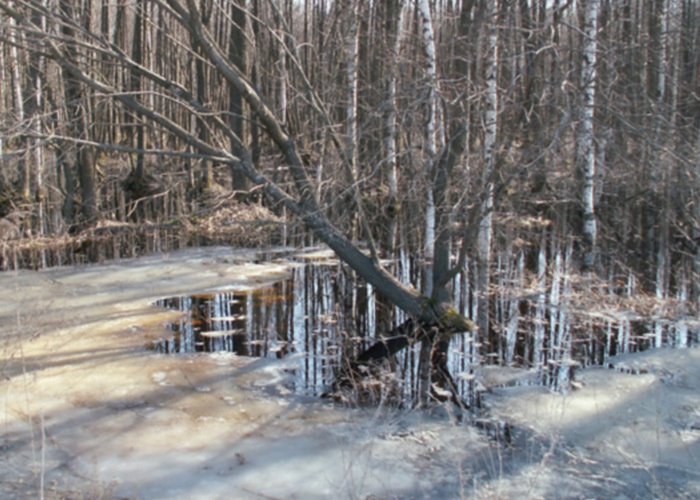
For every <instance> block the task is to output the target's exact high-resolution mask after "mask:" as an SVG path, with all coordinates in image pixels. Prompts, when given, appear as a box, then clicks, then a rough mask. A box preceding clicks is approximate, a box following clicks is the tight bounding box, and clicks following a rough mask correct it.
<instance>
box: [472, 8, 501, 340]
mask: <svg viewBox="0 0 700 500" xmlns="http://www.w3.org/2000/svg"><path fill="white" fill-rule="evenodd" d="M498 5H499V2H498V1H497V0H494V1H491V2H487V6H488V7H487V10H486V20H487V28H486V30H487V32H486V55H485V61H484V86H485V91H484V108H483V109H484V151H483V162H484V170H483V174H482V175H483V185H484V194H483V202H482V209H481V220H480V222H479V230H478V236H477V250H476V252H477V294H478V300H479V309H478V318H477V325H478V327H479V331H480V334H481V336H482V338H485V339H488V338H490V332H489V312H490V304H489V302H490V296H489V287H490V283H491V237H492V234H493V209H494V165H495V162H496V151H495V147H496V135H497V132H498ZM491 347H493V346H491Z"/></svg>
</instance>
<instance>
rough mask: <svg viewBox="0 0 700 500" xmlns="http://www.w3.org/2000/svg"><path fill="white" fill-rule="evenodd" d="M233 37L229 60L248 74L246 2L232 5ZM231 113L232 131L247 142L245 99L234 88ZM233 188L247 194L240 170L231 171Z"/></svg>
mask: <svg viewBox="0 0 700 500" xmlns="http://www.w3.org/2000/svg"><path fill="white" fill-rule="evenodd" d="M231 9H232V11H231V23H232V24H231V35H230V38H229V48H228V52H229V58H230V59H231V63H232V64H233V65H234V66H235V67H236V68H237V69H238V71H240V72H241V74H244V75H245V74H246V53H247V47H248V44H247V37H246V24H247V18H248V15H247V13H246V10H245V9H246V7H245V1H243V0H237V1H236V2H232V4H231ZM229 100H230V102H229V111H230V113H231V118H230V123H231V131H232V132H233V133H234V134H236V135H237V136H238V138H239V139H240V140H241V142H244V141H245V135H244V134H245V129H244V125H243V124H244V119H243V97H242V96H241V94H240V93H238V92H237V91H236V90H235V89H234V88H230V91H229ZM235 147H236V144H235V141H232V144H231V150H232V151H233V152H234V153H235V154H237V151H236V149H235ZM231 186H232V188H233V190H234V192H236V193H247V192H248V189H249V186H248V178H247V177H246V176H245V175H244V174H243V172H241V171H240V170H238V169H237V168H235V167H234V168H232V170H231Z"/></svg>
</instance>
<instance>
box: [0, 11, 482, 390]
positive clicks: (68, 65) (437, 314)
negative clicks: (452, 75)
mask: <svg viewBox="0 0 700 500" xmlns="http://www.w3.org/2000/svg"><path fill="white" fill-rule="evenodd" d="M158 5H159V7H160V8H161V9H162V10H163V12H164V13H165V14H167V15H168V16H170V17H171V18H172V19H175V20H176V21H177V22H178V23H179V24H180V25H181V26H182V27H183V28H184V29H185V30H186V31H187V32H188V33H189V36H190V38H191V43H192V45H193V46H194V47H195V48H196V53H197V54H199V55H201V57H202V58H204V59H205V61H206V62H207V63H208V64H210V65H212V67H213V68H215V70H216V72H217V74H218V75H219V77H220V78H221V79H222V81H224V82H225V83H226V85H228V86H229V87H230V88H231V89H232V90H233V91H235V92H236V93H237V94H239V95H240V96H242V98H243V99H244V100H245V102H246V103H247V104H248V106H249V107H250V109H251V110H252V111H253V113H254V115H255V117H256V119H257V122H258V124H259V126H260V127H261V128H262V130H263V131H264V133H265V134H266V135H267V137H268V138H269V139H270V140H271V141H272V143H273V144H274V145H275V146H276V148H277V149H278V150H279V152H280V153H281V155H282V157H283V158H284V162H285V165H286V166H287V167H288V169H289V172H290V173H291V177H292V179H293V189H292V188H287V187H285V186H282V185H280V184H278V183H275V182H273V181H272V180H271V179H270V178H268V177H266V176H265V175H264V174H263V172H261V170H259V169H258V168H257V167H256V165H255V164H254V162H253V160H252V154H251V151H250V149H249V148H248V147H247V145H246V144H244V143H243V141H242V140H241V138H240V137H238V135H237V134H236V133H235V132H234V130H233V129H232V127H231V126H230V124H229V123H228V122H227V121H224V120H223V119H221V118H220V115H219V114H218V113H216V112H215V110H211V109H209V108H208V107H207V106H206V104H205V103H203V102H201V101H200V100H198V99H197V98H196V97H195V96H193V95H192V93H191V92H189V90H188V89H187V88H186V87H185V86H184V85H183V84H181V83H178V82H176V81H173V80H171V79H168V78H165V77H163V76H162V75H160V74H158V73H156V72H154V71H152V70H151V69H149V68H147V67H145V66H144V65H143V64H141V63H140V62H139V61H137V60H134V59H132V58H131V57H129V55H128V54H127V53H126V52H125V51H124V50H122V49H121V48H120V47H118V46H116V45H115V44H113V43H110V42H109V41H108V40H107V39H106V37H104V36H102V35H101V34H100V33H93V32H90V31H87V30H86V29H85V28H84V27H82V26H81V25H80V23H79V22H78V20H76V19H74V18H73V17H72V15H73V14H72V12H73V11H72V9H71V8H70V1H69V0H62V1H60V2H59V8H58V10H53V9H51V8H47V7H46V6H45V5H44V2H42V1H40V0H22V1H17V2H14V3H7V2H4V3H3V4H1V5H0V10H1V11H2V12H3V13H4V14H6V15H8V16H11V17H12V18H13V19H14V21H15V23H16V25H17V26H18V29H19V30H21V31H22V33H23V37H24V40H26V44H27V45H26V47H25V48H27V49H32V50H34V51H37V52H40V53H42V54H43V55H45V56H46V57H49V58H51V59H52V60H53V61H55V62H56V63H57V64H58V66H60V69H61V72H62V76H63V78H64V80H65V81H66V82H70V83H71V88H75V86H81V87H82V88H85V89H88V90H89V92H91V93H92V94H93V95H95V96H99V97H100V98H107V99H114V100H116V101H118V102H119V103H121V104H122V105H123V106H125V107H126V108H128V109H130V110H131V111H132V112H133V113H134V114H135V115H136V116H138V117H140V118H141V119H143V120H147V121H148V122H150V123H151V124H152V126H155V127H158V128H159V129H161V130H163V131H166V132H167V133H169V134H172V135H173V136H175V137H177V138H178V139H179V140H180V141H182V143H184V144H186V145H188V146H189V147H190V148H191V149H192V150H193V151H195V152H196V154H197V155H199V156H200V157H202V158H204V159H207V160H209V161H213V162H218V163H223V164H228V165H231V166H232V167H233V168H234V169H236V170H238V171H240V172H242V173H243V174H244V175H245V176H246V177H247V178H248V179H249V180H250V181H252V183H254V184H255V185H257V186H259V187H260V188H262V190H264V192H265V193H266V195H267V196H268V197H269V198H270V199H272V200H274V201H275V202H277V203H279V204H281V205H283V206H284V207H286V209H287V210H288V211H290V212H291V213H292V214H294V216H296V217H297V218H299V219H300V220H301V221H302V222H303V223H304V225H305V226H306V227H307V228H308V229H309V230H311V231H313V233H314V234H315V235H316V236H317V237H318V238H319V239H321V240H322V241H323V242H324V243H325V244H326V245H328V247H330V248H331V249H332V250H333V251H334V252H335V253H336V254H337V256H338V257H339V258H340V259H341V260H342V261H343V262H345V263H346V264H347V265H348V266H350V267H351V268H352V269H353V270H354V271H355V272H356V273H357V275H358V276H360V277H361V278H362V279H363V280H365V281H366V282H368V283H370V284H371V285H372V286H373V287H374V289H375V290H376V291H377V292H378V293H379V294H381V296H382V297H383V298H384V299H385V300H386V301H388V302H389V303H391V304H393V305H395V306H397V307H398V308H400V309H401V310H403V311H404V312H405V313H406V314H407V315H408V317H409V318H410V320H409V321H408V322H406V323H405V324H403V325H401V327H399V328H398V329H397V330H396V331H395V332H394V333H395V335H394V338H393V339H388V340H383V341H380V342H378V343H377V344H376V345H375V346H373V347H371V348H370V349H368V350H367V351H365V352H364V353H362V354H360V356H359V358H358V359H357V360H356V361H355V363H357V364H362V363H367V362H369V361H371V360H376V359H380V358H386V357H390V356H392V355H394V354H395V353H396V352H398V351H399V350H401V349H403V348H405V347H406V346H408V345H411V344H413V343H415V342H423V343H424V344H425V345H427V346H430V349H429V351H428V352H431V353H432V354H431V356H430V359H431V360H432V363H431V364H432V374H433V382H435V383H436V384H438V385H449V383H450V380H451V378H450V377H449V373H448V372H447V368H446V356H445V352H446V342H445V341H444V339H446V338H448V337H449V336H450V335H453V334H455V333H460V332H467V331H471V330H472V329H473V328H474V325H473V323H472V321H471V320H469V319H468V318H466V317H464V316H463V315H461V314H460V313H458V312H457V311H456V310H455V308H454V307H453V306H452V302H451V299H450V293H449V289H448V284H449V282H450V280H451V278H452V277H454V276H455V275H456V274H457V273H458V272H459V270H460V268H461V266H462V265H463V257H464V256H463V255H462V256H461V258H460V259H458V261H457V262H456V263H453V264H452V265H451V263H450V262H451V261H450V259H451V252H450V246H451V242H452V240H453V235H452V234H451V232H450V231H449V230H448V227H449V216H450V210H453V209H454V208H450V207H448V205H449V204H448V203H446V193H447V191H448V185H449V181H450V175H451V173H452V170H453V168H454V167H455V165H456V164H457V163H458V161H459V159H460V158H461V156H462V154H463V151H464V148H465V135H466V133H465V125H464V124H463V123H461V122H459V121H456V122H455V123H454V126H453V127H452V128H453V129H452V131H451V135H450V139H449V140H447V141H446V143H445V145H444V147H443V148H442V150H441V151H439V153H438V154H437V156H436V158H434V160H433V161H432V164H431V165H429V168H428V170H429V172H430V175H431V182H432V186H431V190H432V202H433V203H434V211H435V222H436V228H437V232H436V237H435V241H434V248H433V249H432V250H433V252H432V254H433V255H434V257H433V259H432V261H431V262H429V263H428V264H427V265H430V266H431V268H432V269H431V277H432V279H431V283H430V285H431V286H429V287H428V289H429V290H430V292H429V294H423V293H421V291H419V290H417V289H416V288H415V287H412V286H409V285H407V284H405V283H402V282H401V281H399V280H398V279H397V278H396V277H395V276H393V275H392V274H391V273H390V272H389V271H387V269H385V268H384V267H383V266H382V265H381V263H380V260H379V257H378V252H377V250H376V248H374V245H373V244H372V242H371V241H370V242H369V243H370V244H369V247H370V251H369V255H367V253H366V252H364V251H362V250H361V249H360V248H358V246H357V245H355V244H354V243H353V242H352V241H351V240H350V239H349V238H348V237H347V236H346V235H344V234H342V233H341V232H340V231H339V230H338V229H337V228H336V227H334V225H333V224H332V223H331V222H330V220H329V219H328V218H327V217H326V216H325V215H324V210H323V209H322V207H321V206H320V205H319V201H318V199H317V195H316V193H317V189H316V186H315V185H314V184H313V183H312V181H311V180H310V178H309V176H308V173H307V165H305V163H304V161H303V160H302V158H301V155H300V154H299V152H298V150H297V147H296V144H295V140H294V137H292V136H291V134H290V133H289V132H288V131H287V129H286V128H285V126H284V125H283V124H282V123H281V121H280V120H279V119H278V118H277V117H276V116H275V114H274V113H273V112H272V110H271V109H270V108H269V107H268V106H267V105H266V103H265V100H264V99H263V97H262V96H261V94H260V93H259V91H258V90H257V89H256V88H255V87H254V86H253V85H252V84H251V82H250V81H249V80H248V79H247V78H246V76H245V75H244V74H243V73H242V72H241V70H240V69H239V68H238V67H237V66H236V65H235V64H233V63H232V62H231V61H230V60H229V58H227V57H226V55H225V53H224V51H223V50H222V49H221V48H220V47H219V46H218V45H217V43H216V41H215V40H214V38H213V37H212V35H211V34H210V32H209V31H208V29H207V27H206V25H205V22H204V21H203V18H202V13H201V12H200V10H199V7H198V5H197V4H196V2H195V0H166V1H164V2H158ZM44 26H50V27H53V29H49V30H47V29H45V28H44ZM52 33H62V36H55V35H53V34H52ZM85 51H89V52H92V53H95V54H99V56H100V57H101V58H102V59H106V60H109V62H110V63H111V64H115V65H117V66H119V67H121V68H123V69H124V70H125V71H127V72H128V73H129V74H131V75H135V76H137V77H138V79H139V80H140V81H145V80H148V81H150V82H151V84H152V85H153V86H154V87H155V88H157V89H159V92H162V93H163V94H164V95H167V96H168V98H170V99H172V100H174V101H176V102H178V103H180V104H181V105H182V106H183V107H184V108H186V109H187V110H189V112H190V113H191V114H192V115H193V116H195V117H196V118H197V120H201V121H202V122H205V123H206V124H207V126H208V127H209V129H210V130H211V131H215V132H216V134H217V135H215V134H213V133H209V134H206V135H197V134H195V133H193V132H192V131H190V130H186V129H185V128H183V127H182V126H180V125H178V124H177V123H175V122H174V121H173V120H171V119H170V118H169V117H168V116H166V115H165V114H164V113H162V112H161V111H159V110H158V109H155V108H153V107H149V106H148V105H147V104H145V103H144V102H143V101H142V100H141V99H140V98H139V96H138V93H135V92H129V91H128V89H126V88H119V87H116V86H115V85H114V84H113V83H111V82H108V81H106V80H105V79H104V78H100V73H99V72H96V71H92V70H91V68H90V66H89V61H90V59H89V58H85V57H81V56H80V55H79V54H81V52H85ZM310 92H311V93H312V89H310ZM317 109H318V112H321V113H323V109H322V108H321V107H320V106H317ZM218 137H223V138H225V139H227V140H228V144H229V145H230V147H223V146H222V144H223V143H224V141H220V140H217V138H218ZM66 139H67V140H70V139H71V138H62V140H66ZM74 139H75V140H76V141H83V147H97V148H105V149H110V148H111V147H112V145H109V144H96V143H93V144H86V143H85V141H84V140H83V138H74ZM336 145H337V146H338V147H339V149H342V148H340V141H336ZM122 149H123V148H122ZM135 152H136V153H138V154H143V153H148V151H144V150H142V149H140V148H139V150H138V151H135ZM172 153H173V154H177V152H172ZM158 154H163V151H159V152H158ZM342 156H343V155H342V154H341V157H342ZM352 192H353V194H354V196H355V200H354V201H355V206H356V207H358V208H357V209H358V211H359V213H360V217H361V216H362V214H361V210H360V207H362V200H361V199H359V193H358V190H357V189H354V190H353V191H352ZM362 222H363V223H366V221H365V220H363V221H362ZM468 234H469V233H468V232H465V234H464V235H463V237H464V238H465V239H466V238H467V237H468ZM462 247H463V253H464V248H466V243H464V244H463V245H462ZM423 362H424V363H425V362H428V360H427V359H425V358H424V359H423ZM427 386H428V387H431V384H427Z"/></svg>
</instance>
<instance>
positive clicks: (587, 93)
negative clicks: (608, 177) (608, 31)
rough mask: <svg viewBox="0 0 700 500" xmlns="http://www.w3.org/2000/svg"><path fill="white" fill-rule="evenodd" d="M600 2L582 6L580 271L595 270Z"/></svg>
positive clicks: (578, 147) (578, 151)
mask: <svg viewBox="0 0 700 500" xmlns="http://www.w3.org/2000/svg"><path fill="white" fill-rule="evenodd" d="M599 5H600V0H586V1H585V2H584V17H583V47H582V58H581V109H580V112H579V113H580V120H579V127H578V133H577V138H576V165H577V169H578V172H579V177H580V179H581V201H580V203H581V219H582V220H581V243H582V262H581V265H582V269H583V270H584V271H590V270H592V269H593V268H594V266H595V255H596V238H597V223H596V209H595V180H596V153H595V137H594V129H593V120H594V118H595V103H596V44H597V30H598V9H599Z"/></svg>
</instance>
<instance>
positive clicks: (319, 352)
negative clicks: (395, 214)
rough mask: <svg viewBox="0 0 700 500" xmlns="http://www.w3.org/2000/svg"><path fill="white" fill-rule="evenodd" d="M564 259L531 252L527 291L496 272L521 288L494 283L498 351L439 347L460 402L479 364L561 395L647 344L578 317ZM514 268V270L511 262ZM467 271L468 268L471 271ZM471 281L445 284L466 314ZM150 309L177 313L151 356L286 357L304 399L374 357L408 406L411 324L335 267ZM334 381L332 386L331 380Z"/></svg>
mask: <svg viewBox="0 0 700 500" xmlns="http://www.w3.org/2000/svg"><path fill="white" fill-rule="evenodd" d="M562 257H565V256H563V255H562V256H559V255H557V254H556V253H555V256H554V258H553V259H551V260H552V261H553V262H552V265H551V266H547V265H546V262H547V259H546V258H545V256H544V255H543V254H540V256H539V263H538V272H537V276H536V281H535V283H534V286H533V287H532V288H534V290H535V291H536V293H535V294H534V295H533V294H524V293H522V292H521V291H520V290H521V289H522V287H524V285H525V280H524V273H522V272H520V271H518V270H517V269H516V271H511V272H510V273H509V272H505V271H504V275H506V276H509V281H518V280H523V282H522V283H509V284H504V285H503V286H502V287H501V289H499V290H498V292H497V293H496V298H495V299H494V300H496V301H499V305H498V307H496V308H495V310H496V311H498V314H497V315H496V317H495V318H494V320H495V321H496V322H497V323H498V325H497V326H498V328H499V330H500V331H502V332H503V334H502V336H501V338H500V341H499V343H498V345H495V346H491V345H487V344H486V343H485V342H483V339H482V338H481V337H480V334H479V332H473V333H470V334H464V335H454V336H452V337H451V339H450V340H449V342H450V346H449V349H448V350H447V353H448V359H447V360H446V362H445V363H442V364H443V365H446V366H447V368H448V369H449V373H450V374H451V375H452V377H454V380H449V381H448V382H449V383H450V384H452V383H454V384H455V385H456V389H457V391H456V392H458V393H459V395H460V396H461V398H462V400H463V401H464V402H465V403H466V405H467V406H474V405H475V404H476V403H477V401H478V399H479V395H478V389H477V386H478V385H479V384H478V381H477V378H478V376H479V367H480V366H481V365H482V364H488V365H500V364H504V363H506V364H507V365H508V367H509V368H513V369H514V368H519V369H521V370H523V372H524V373H523V380H527V381H528V382H524V383H528V384H529V383H532V382H531V381H532V380H539V382H540V383H543V384H545V385H549V386H550V387H552V388H558V387H559V388H562V389H563V388H564V387H565V385H566V384H567V380H568V378H569V377H570V375H571V368H572V367H573V366H575V365H576V363H580V364H582V365H584V366H586V365H591V364H603V365H604V364H605V362H606V360H607V359H608V357H609V356H612V355H614V354H620V353H626V352H630V351H633V350H643V349H644V348H645V347H648V346H649V344H650V342H649V341H645V340H644V335H643V334H644V332H646V329H643V328H642V329H641V330H640V331H639V332H637V330H638V329H639V328H638V326H639V325H637V324H636V323H635V324H634V325H633V324H632V322H630V321H629V320H626V319H625V320H622V321H620V322H619V323H617V324H614V322H613V321H611V320H608V322H607V323H605V324H603V325H596V324H594V323H593V322H591V321H590V320H589V321H588V322H586V321H583V322H582V321H580V318H579V319H577V318H578V317H577V316H576V315H575V311H573V310H572V309H571V308H570V307H568V305H567V302H566V301H567V300H568V297H569V295H570V294H571V290H570V284H569V283H568V281H567V276H568V270H567V269H566V266H565V265H564V264H566V263H567V262H568V260H567V259H566V258H563V259H562ZM511 260H512V259H511ZM499 262H502V263H503V262H508V259H500V260H499ZM514 262H515V263H516V265H519V264H518V263H519V258H516V259H515V260H514ZM557 262H559V265H557ZM395 265H396V266H397V269H396V274H397V275H398V276H400V277H401V279H402V280H406V281H411V279H412V277H413V278H415V274H416V273H417V268H416V267H415V266H413V263H412V262H411V260H410V259H409V258H405V257H402V258H399V259H397V261H396V263H395ZM472 267H473V266H467V267H466V270H467V271H473V269H472ZM472 279H473V276H471V274H468V273H466V272H465V273H464V274H462V275H459V276H457V277H456V279H455V280H454V282H453V284H452V290H453V294H454V303H455V305H456V306H457V307H458V311H459V312H460V313H461V314H463V315H464V316H470V313H473V311H474V302H475V300H474V296H473V284H472ZM504 283H505V282H504ZM509 287H510V288H509ZM501 295H503V296H501ZM158 305H161V306H164V307H169V308H173V309H177V310H180V311H183V312H184V313H185V314H183V317H182V319H181V320H180V321H179V322H177V323H175V324H172V325H171V326H170V328H171V330H173V335H172V337H171V338H170V339H167V340H163V341H161V342H160V343H159V344H158V345H157V346H156V349H157V350H159V351H160V352H164V353H187V352H211V351H229V352H235V353H237V354H238V355H241V356H254V357H269V358H283V357H285V356H287V355H291V354H296V355H297V356H298V357H299V360H298V368H296V369H294V370H292V371H291V374H292V375H293V377H292V380H293V386H294V387H293V389H294V390H295V391H296V392H299V393H303V394H312V395H320V394H323V393H325V392H327V391H328V390H329V389H333V386H334V385H336V386H337V385H342V384H343V382H344V381H343V380H342V377H343V376H344V375H347V372H348V368H353V369H356V370H357V369H358V367H360V366H362V367H363V368H360V369H359V375H360V378H361V379H364V378H365V377H364V374H366V373H368V372H372V371H373V372H375V373H376V372H377V370H373V369H367V365H370V364H373V363H375V362H376V363H378V364H380V365H382V366H388V367H389V372H390V374H389V375H387V374H386V373H385V372H382V371H381V370H379V372H381V376H380V379H381V380H382V381H384V382H386V383H388V384H390V385H392V386H393V387H392V388H391V390H392V391H394V392H392V395H393V394H396V391H399V392H398V394H400V396H398V399H399V400H400V402H401V403H403V404H412V403H413V402H415V401H416V399H417V396H418V392H417V391H418V359H419V352H420V348H419V343H418V342H416V341H415V340H416V339H415V336H416V334H417V333H416V331H415V328H413V324H412V321H410V319H409V318H408V317H407V316H406V314H404V313H403V312H402V311H400V310H399V309H398V308H395V307H393V306H387V305H386V303H385V302H384V301H382V299H381V297H379V296H376V293H375V291H374V289H373V288H372V287H371V286H369V285H366V284H364V282H363V281H361V280H357V279H353V277H352V275H351V271H349V270H348V268H347V267H346V266H344V265H341V264H337V263H329V262H324V263H314V264H311V263H309V264H305V265H299V266H298V267H294V268H293V269H292V272H291V274H290V277H289V278H288V279H286V280H283V281H280V282H277V283H274V284H272V285H270V286H267V287H264V288H260V289H257V290H252V291H226V292H221V293H218V294H210V295H195V296H190V297H175V298H170V299H164V300H161V301H159V302H158ZM515 315H517V318H515V319H514V316H515ZM642 326H643V325H642ZM684 333H685V335H686V337H687V338H686V340H685V342H683V343H679V344H680V345H682V346H687V345H693V344H697V343H698V340H697V332H695V333H691V332H689V331H688V330H684ZM418 335H420V333H418ZM378 339H379V340H381V341H379V342H378V341H377V340H378ZM582 340H583V341H584V342H583V343H582ZM513 344H515V345H513ZM382 360H388V361H387V362H383V361H382ZM562 368H563V369H564V370H562ZM338 375H340V377H339V379H340V380H339V381H338V383H337V384H335V383H336V377H337V376H338ZM530 375H535V376H530ZM445 376H447V375H446V374H445ZM350 380H352V377H351V378H350ZM357 380H358V378H355V381H357ZM363 381H364V380H363ZM345 382H347V380H346V381H345ZM367 382H368V384H372V383H375V384H376V382H377V381H376V380H374V381H373V380H368V381H367ZM374 387H377V386H376V385H375V386H374ZM381 390H382V391H386V390H389V388H388V387H381ZM385 394H386V393H385V392H384V393H382V396H383V395H385Z"/></svg>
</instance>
